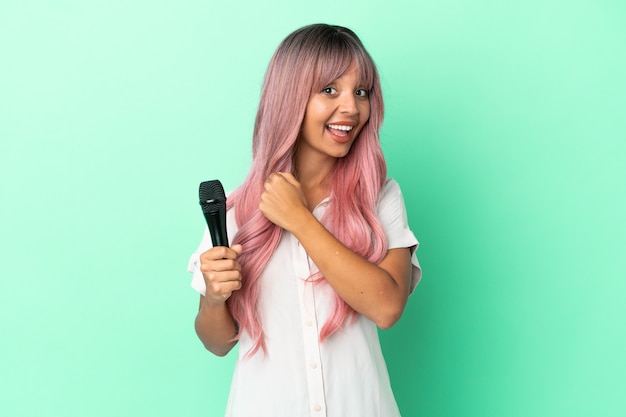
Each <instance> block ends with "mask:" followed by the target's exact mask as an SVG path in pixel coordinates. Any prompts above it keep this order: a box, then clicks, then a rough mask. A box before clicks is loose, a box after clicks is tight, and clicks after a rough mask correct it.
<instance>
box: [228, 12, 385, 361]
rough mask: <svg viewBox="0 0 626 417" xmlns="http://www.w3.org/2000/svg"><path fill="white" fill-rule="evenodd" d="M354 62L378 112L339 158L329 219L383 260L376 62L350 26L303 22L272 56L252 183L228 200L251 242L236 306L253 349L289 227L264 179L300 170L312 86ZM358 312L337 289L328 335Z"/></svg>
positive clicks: (359, 247)
mask: <svg viewBox="0 0 626 417" xmlns="http://www.w3.org/2000/svg"><path fill="white" fill-rule="evenodd" d="M352 63H354V64H356V66H357V69H358V71H359V73H360V78H361V82H362V84H363V85H364V86H365V87H367V88H369V99H370V117H369V120H368V122H367V123H366V124H365V126H364V127H363V129H362V130H361V132H360V134H359V137H358V138H357V139H356V141H355V142H354V143H353V145H352V148H351V149H350V152H349V153H348V154H347V155H346V156H345V157H343V158H341V159H338V160H337V162H336V163H335V166H334V168H333V171H332V172H331V174H330V178H328V182H329V185H330V189H331V195H330V197H331V202H330V204H329V207H328V210H327V211H326V214H325V215H324V218H323V219H322V223H323V224H324V226H325V227H326V228H327V229H328V230H329V231H330V232H331V233H332V234H333V235H334V236H335V237H336V238H337V239H339V240H340V241H341V242H342V243H343V244H345V245H346V246H347V247H349V248H350V249H352V250H353V251H354V252H356V253H358V254H359V255H361V256H363V257H364V258H366V259H368V260H369V261H370V262H373V263H378V262H380V261H381V260H382V259H383V257H384V256H385V253H386V250H387V242H386V238H385V233H384V231H383V229H382V226H381V225H380V222H379V221H378V220H377V218H376V204H377V201H378V196H379V193H380V190H381V189H382V187H383V185H384V182H385V178H386V175H387V167H386V164H385V160H384V158H383V154H382V150H381V148H380V143H379V138H378V132H379V130H380V126H381V124H382V121H383V98H382V94H381V90H380V81H379V78H378V72H377V70H376V66H375V65H374V62H373V60H372V58H371V57H370V55H369V54H368V53H367V51H366V50H365V48H364V47H363V45H362V43H361V41H360V40H359V38H358V37H357V36H356V35H355V34H354V32H352V31H351V30H350V29H347V28H344V27H340V26H330V25H325V24H316V25H310V26H306V27H303V28H301V29H298V30H296V31H295V32H293V33H292V34H291V35H289V36H288V37H287V38H285V40H283V42H282V43H281V44H280V45H279V47H278V49H277V50H276V52H275V53H274V56H273V57H272V59H271V61H270V63H269V66H268V69H267V73H266V75H265V80H264V83H263V88H262V92H261V100H260V104H259V109H258V113H257V116H256V121H255V126H254V137H253V143H252V158H253V161H252V167H251V169H250V172H249V173H248V176H247V178H246V180H245V181H244V183H243V184H242V185H241V186H240V187H239V188H237V189H236V190H235V191H234V192H233V193H232V194H231V196H230V197H229V199H228V208H232V207H235V208H236V210H235V220H236V222H237V225H238V226H239V231H238V233H237V234H236V235H235V236H234V237H233V244H235V243H241V244H242V245H243V248H244V250H243V253H242V254H241V255H240V256H239V258H238V260H239V262H240V263H241V266H242V276H243V283H242V288H241V289H240V290H239V291H235V292H233V294H232V296H231V297H230V299H229V300H228V306H229V308H230V311H231V314H232V315H233V318H234V319H235V321H236V322H237V323H238V325H239V329H240V332H241V331H246V332H248V334H249V335H250V336H251V337H252V340H253V342H254V345H253V348H252V349H251V350H250V352H248V355H253V354H254V353H256V352H257V351H258V350H259V349H263V350H265V343H264V338H263V328H262V324H261V323H260V321H259V319H258V315H257V311H256V306H257V300H258V299H259V278H260V277H261V273H262V271H263V269H264V267H265V265H266V264H267V262H268V260H269V259H270V257H271V256H272V254H273V253H274V251H275V250H276V247H277V246H278V243H279V241H280V238H281V234H282V231H283V229H281V228H280V227H278V226H276V225H274V224H273V223H271V222H270V221H269V220H267V219H266V218H265V217H264V216H263V215H262V214H261V212H260V211H259V201H260V198H261V194H262V193H263V183H264V182H265V181H266V180H267V178H268V177H269V175H270V174H271V173H273V172H277V171H282V172H293V171H294V161H293V157H294V153H295V149H296V145H297V140H298V134H299V131H300V127H301V124H302V121H303V120H304V113H305V109H306V105H307V102H308V100H309V97H310V96H311V93H312V92H314V91H321V90H322V89H323V88H324V87H326V86H327V85H328V84H329V83H331V82H332V81H334V80H336V79H337V78H339V77H340V76H341V75H343V74H344V73H345V72H346V70H347V69H348V68H349V67H350V65H351V64H352ZM315 278H316V280H317V279H321V280H322V281H323V278H318V277H315ZM354 314H355V312H354V310H352V308H351V307H350V306H348V304H346V303H345V302H344V301H343V300H342V299H341V298H339V296H337V295H335V301H334V306H333V310H332V312H331V314H330V317H329V319H328V320H327V322H326V323H325V324H324V325H323V327H322V330H321V332H320V339H321V340H322V341H323V340H324V339H325V338H327V337H329V336H330V335H332V334H333V333H334V332H335V331H337V330H338V329H339V328H341V326H343V325H344V323H345V322H346V321H347V320H349V319H350V318H351V317H354Z"/></svg>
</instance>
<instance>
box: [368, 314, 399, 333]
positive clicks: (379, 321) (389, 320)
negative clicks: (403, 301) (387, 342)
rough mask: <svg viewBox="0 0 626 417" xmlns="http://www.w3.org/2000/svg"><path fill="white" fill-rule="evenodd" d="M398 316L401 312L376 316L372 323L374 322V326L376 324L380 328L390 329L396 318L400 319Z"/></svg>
mask: <svg viewBox="0 0 626 417" xmlns="http://www.w3.org/2000/svg"><path fill="white" fill-rule="evenodd" d="M400 316H401V314H395V315H385V316H381V317H377V318H376V320H374V323H376V326H378V327H379V328H380V329H382V330H387V329H391V328H392V327H393V325H394V324H396V323H397V322H398V320H400Z"/></svg>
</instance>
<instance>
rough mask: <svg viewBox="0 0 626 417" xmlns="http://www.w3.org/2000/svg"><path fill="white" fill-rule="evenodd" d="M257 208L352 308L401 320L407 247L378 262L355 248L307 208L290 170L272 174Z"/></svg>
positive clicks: (382, 323)
mask: <svg viewBox="0 0 626 417" xmlns="http://www.w3.org/2000/svg"><path fill="white" fill-rule="evenodd" d="M259 208H260V210H261V212H262V213H263V214H264V215H265V216H266V217H267V218H268V219H269V220H270V221H272V222H273V223H275V224H277V225H278V226H280V227H282V228H284V229H285V230H287V231H289V232H291V233H292V234H293V235H294V236H295V237H296V238H297V239H298V240H299V241H300V243H301V244H302V245H303V247H304V248H305V250H306V251H307V253H308V254H309V256H310V257H311V259H313V261H314V262H315V263H316V265H317V266H318V267H319V269H320V272H321V273H322V274H323V275H324V277H325V278H326V280H327V281H328V283H329V284H330V285H331V286H332V287H333V289H334V290H335V291H336V292H337V294H338V295H339V296H340V297H341V298H342V299H343V300H344V301H345V302H346V303H347V304H348V305H349V306H350V307H352V308H353V309H354V310H355V311H357V312H359V313H360V314H363V315H364V316H366V317H367V318H369V319H370V320H372V321H373V322H375V323H376V324H377V325H378V326H379V327H380V328H383V329H386V328H389V327H391V326H393V325H394V324H395V323H396V321H398V319H399V318H400V316H401V315H402V312H403V311H404V307H405V305H406V301H407V298H408V295H409V286H410V279H411V259H410V258H411V255H410V251H409V249H408V248H397V249H391V250H389V251H388V252H387V255H386V256H385V258H384V259H383V260H382V261H381V262H380V263H379V264H378V265H375V264H373V263H371V262H369V261H368V260H366V259H364V258H363V257H361V256H359V255H358V254H356V253H354V252H352V250H350V249H349V248H347V247H346V246H345V245H344V244H343V243H341V242H340V241H339V240H337V239H336V238H335V237H334V236H333V235H332V234H331V233H330V232H329V231H328V230H327V229H326V228H325V227H324V226H323V225H322V224H321V223H320V222H319V221H318V220H317V219H316V218H315V216H313V213H311V212H310V211H309V209H308V208H307V206H306V199H305V198H304V195H303V193H302V190H301V189H300V185H299V183H298V182H297V181H296V180H295V178H294V177H293V176H291V174H285V173H281V174H279V175H273V176H272V177H270V179H269V180H268V182H267V183H266V188H265V192H264V194H263V196H262V198H261V204H260V206H259Z"/></svg>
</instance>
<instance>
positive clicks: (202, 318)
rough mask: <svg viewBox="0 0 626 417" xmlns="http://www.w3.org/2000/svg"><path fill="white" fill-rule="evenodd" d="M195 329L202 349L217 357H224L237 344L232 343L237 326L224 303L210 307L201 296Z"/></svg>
mask: <svg viewBox="0 0 626 417" xmlns="http://www.w3.org/2000/svg"><path fill="white" fill-rule="evenodd" d="M195 327H196V334H197V335H198V337H199V338H200V340H201V341H202V343H203V344H204V347H206V349H207V350H209V351H210V352H212V353H213V354H215V355H217V356H224V355H226V354H227V353H228V352H229V351H230V350H231V349H232V348H233V346H235V344H236V343H237V342H236V341H233V338H234V337H235V336H236V335H237V325H236V323H235V320H234V319H233V317H232V315H231V314H230V311H229V310H228V307H227V306H226V303H225V302H224V303H221V304H218V305H215V306H211V305H209V304H208V303H207V302H205V299H204V297H202V296H201V297H200V309H199V311H198V315H197V316H196V322H195Z"/></svg>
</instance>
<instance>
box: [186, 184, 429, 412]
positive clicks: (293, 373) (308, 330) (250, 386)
mask: <svg viewBox="0 0 626 417" xmlns="http://www.w3.org/2000/svg"><path fill="white" fill-rule="evenodd" d="M328 204H332V202H331V201H330V200H329V199H328V198H327V199H325V200H323V201H322V202H321V203H320V204H319V205H318V206H317V207H316V208H315V209H314V210H313V214H314V215H315V217H317V218H318V219H321V218H322V216H323V215H324V213H325V211H326V209H327V207H328ZM378 218H379V220H380V221H381V223H382V226H383V228H384V230H385V233H386V236H387V241H388V247H389V249H392V248H412V252H413V254H412V263H413V273H412V281H411V290H413V288H415V285H417V283H418V281H419V280H420V278H421V269H420V267H419V263H418V261H417V258H416V256H415V249H417V245H418V242H417V239H416V238H415V236H414V234H413V232H411V230H410V229H409V226H408V222H407V216H406V209H405V206H404V200H403V198H402V193H401V192H400V187H399V186H398V184H397V183H396V182H395V181H394V180H393V179H387V181H386V183H385V186H384V189H383V191H382V193H381V197H380V201H379V204H378ZM227 230H228V235H229V236H231V237H232V236H234V235H235V233H236V232H237V225H236V223H235V220H234V216H233V213H232V210H231V211H229V212H228V213H227ZM209 248H211V238H210V235H209V232H208V230H205V233H204V237H203V239H202V243H201V244H200V247H199V248H198V250H197V251H196V252H195V253H194V254H193V255H192V256H191V259H190V261H189V267H188V270H189V272H192V273H193V278H192V282H191V286H192V287H193V288H194V289H195V290H196V291H198V292H199V293H201V294H204V293H205V290H206V288H205V283H204V279H203V277H202V273H201V271H200V268H199V256H200V254H202V253H203V252H205V251H206V250H208V249H209ZM317 271H318V269H317V267H316V265H315V264H314V263H313V261H312V260H311V259H310V258H309V257H308V255H307V253H306V252H305V250H304V248H303V247H302V246H301V245H300V242H298V240H297V239H296V238H295V237H294V236H293V235H292V234H291V233H288V232H286V231H284V232H283V234H282V238H281V241H280V243H279V245H278V247H277V249H276V251H275V252H274V254H273V255H272V257H271V258H270V260H269V262H268V263H267V265H266V267H265V269H264V271H263V274H262V277H261V279H260V285H261V287H260V295H259V304H258V314H259V318H260V321H261V324H262V327H263V333H264V335H265V343H266V347H267V352H266V353H265V354H264V353H263V351H259V352H257V353H256V354H255V355H254V356H252V357H251V358H244V356H245V355H246V353H247V352H248V351H249V350H250V348H251V347H252V340H251V339H250V336H249V335H248V334H247V333H246V332H242V334H241V338H240V340H239V359H238V361H237V365H236V367H235V372H234V375H233V380H232V386H231V391H230V397H229V400H228V406H227V409H226V416H227V417H305V416H306V417H398V416H400V413H399V411H398V407H397V405H396V402H395V399H394V396H393V393H392V391H391V386H390V384H389V376H388V374H387V366H386V364H385V360H384V358H383V355H382V352H381V348H380V343H379V340H378V331H377V328H376V325H375V324H374V323H373V322H372V321H370V320H369V319H367V318H365V317H364V316H362V315H357V318H356V320H355V321H354V322H353V323H352V324H350V325H346V326H345V327H344V328H342V329H340V330H338V331H337V332H336V333H334V334H333V335H332V336H330V337H329V338H327V339H326V340H325V341H324V342H322V343H320V342H319V332H320V330H321V329H322V327H323V325H324V323H326V320H327V318H328V316H329V313H330V311H331V309H332V306H333V304H332V302H333V292H334V291H333V289H332V288H331V287H330V285H328V284H326V283H321V284H320V283H318V284H314V283H311V282H307V281H306V279H307V278H308V277H310V276H311V274H313V273H315V272H317Z"/></svg>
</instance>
